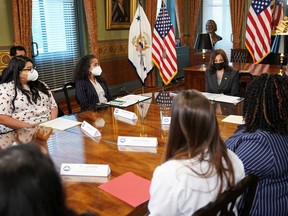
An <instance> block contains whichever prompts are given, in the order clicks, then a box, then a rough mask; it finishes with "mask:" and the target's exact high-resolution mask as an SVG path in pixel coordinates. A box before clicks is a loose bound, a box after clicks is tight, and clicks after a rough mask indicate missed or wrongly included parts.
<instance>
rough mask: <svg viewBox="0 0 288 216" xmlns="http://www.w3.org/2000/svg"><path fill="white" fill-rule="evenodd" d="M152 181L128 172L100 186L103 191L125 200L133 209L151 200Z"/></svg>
mask: <svg viewBox="0 0 288 216" xmlns="http://www.w3.org/2000/svg"><path fill="white" fill-rule="evenodd" d="M150 184H151V181H150V180H148V179H145V178H142V177H141V176H138V175H135V174H134V173H132V172H127V173H125V174H123V175H121V176H118V177H116V178H114V179H112V180H111V181H109V182H107V183H105V184H102V185H100V186H99V188H101V189H102V190H104V191H106V192H108V193H110V194H112V195H113V196H115V197H117V198H119V199H121V200H123V201H124V202H126V203H128V204H129V205H131V206H133V207H137V206H138V205H140V204H142V203H144V202H145V201H147V200H149V198H150V195H149V188H150Z"/></svg>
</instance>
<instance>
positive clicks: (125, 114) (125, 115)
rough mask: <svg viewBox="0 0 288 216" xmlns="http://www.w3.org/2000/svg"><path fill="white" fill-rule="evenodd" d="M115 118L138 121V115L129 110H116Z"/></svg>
mask: <svg viewBox="0 0 288 216" xmlns="http://www.w3.org/2000/svg"><path fill="white" fill-rule="evenodd" d="M114 116H120V117H123V118H126V119H130V120H135V119H137V115H136V114H135V113H134V112H130V111H127V110H123V109H119V108H116V109H115V110H114Z"/></svg>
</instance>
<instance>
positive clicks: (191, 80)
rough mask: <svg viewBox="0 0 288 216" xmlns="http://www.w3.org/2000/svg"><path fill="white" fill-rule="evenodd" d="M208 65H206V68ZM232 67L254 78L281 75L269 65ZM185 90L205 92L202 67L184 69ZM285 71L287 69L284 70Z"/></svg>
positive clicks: (276, 67)
mask: <svg viewBox="0 0 288 216" xmlns="http://www.w3.org/2000/svg"><path fill="white" fill-rule="evenodd" d="M207 66H208V64H206V67H207ZM231 66H232V67H233V68H235V69H236V70H238V71H239V72H244V73H245V72H246V73H251V74H252V75H253V76H259V75H261V74H262V73H269V74H275V73H279V66H278V65H269V64H251V63H232V64H231ZM183 70H184V74H185V89H197V90H199V91H202V92H204V91H205V70H206V68H204V67H203V66H202V65H196V66H192V67H189V68H184V69H183ZM283 70H284V71H285V67H284V69H283Z"/></svg>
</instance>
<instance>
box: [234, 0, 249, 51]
mask: <svg viewBox="0 0 288 216" xmlns="http://www.w3.org/2000/svg"><path fill="white" fill-rule="evenodd" d="M244 8H245V1H239V0H230V14H231V25H232V32H233V49H239V48H241V34H242V25H243V22H244V19H245V15H244ZM245 20H246V19H245Z"/></svg>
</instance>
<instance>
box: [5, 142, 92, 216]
mask: <svg viewBox="0 0 288 216" xmlns="http://www.w3.org/2000/svg"><path fill="white" fill-rule="evenodd" d="M0 176H1V178H0V203H1V204H0V215H3V216H4V215H5V216H22V215H29V216H77V214H76V213H75V212H74V211H73V210H72V209H69V208H68V207H67V206H66V203H65V202H66V197H65V193H64V189H63V185H62V182H61V178H60V176H59V175H58V173H57V171H56V168H55V167H54V164H53V162H52V160H51V159H50V158H49V157H48V156H47V155H45V154H43V153H42V152H41V151H40V148H39V147H38V146H37V145H32V144H23V145H18V146H12V147H10V148H7V149H6V150H4V151H2V152H0ZM81 216H94V215H93V214H87V213H84V214H81Z"/></svg>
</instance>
